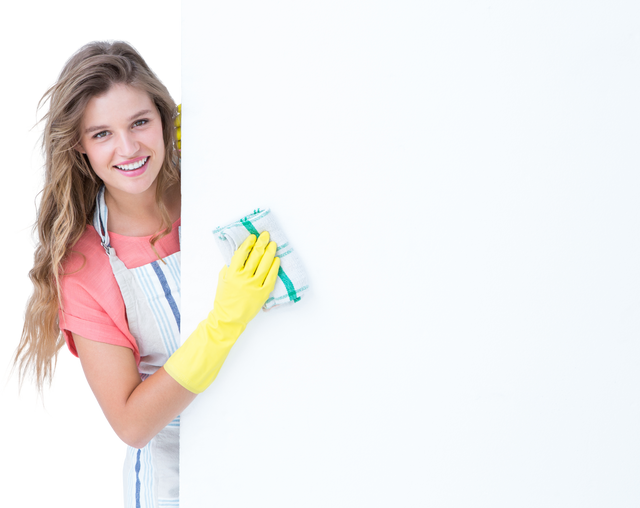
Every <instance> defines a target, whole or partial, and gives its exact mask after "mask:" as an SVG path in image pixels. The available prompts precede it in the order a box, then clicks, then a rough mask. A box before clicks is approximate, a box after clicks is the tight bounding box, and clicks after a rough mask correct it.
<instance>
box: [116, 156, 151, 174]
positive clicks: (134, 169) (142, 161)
mask: <svg viewBox="0 0 640 508" xmlns="http://www.w3.org/2000/svg"><path fill="white" fill-rule="evenodd" d="M150 159H151V157H149V156H147V157H139V158H138V159H132V161H127V164H118V165H117V166H113V167H114V168H116V169H117V170H118V171H119V172H120V173H121V174H122V175H124V176H138V175H141V174H142V173H144V172H145V171H146V170H147V167H148V166H149V160H150Z"/></svg>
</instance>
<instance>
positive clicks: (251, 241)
mask: <svg viewBox="0 0 640 508" xmlns="http://www.w3.org/2000/svg"><path fill="white" fill-rule="evenodd" d="M255 243H256V235H249V236H248V237H247V239H246V240H245V241H244V242H242V244H240V247H238V249H237V250H236V251H235V253H234V254H233V257H232V258H231V263H229V270H232V271H234V272H238V271H240V270H242V268H243V267H244V265H245V263H246V261H247V258H248V257H249V253H250V252H251V249H253V246H254V245H255Z"/></svg>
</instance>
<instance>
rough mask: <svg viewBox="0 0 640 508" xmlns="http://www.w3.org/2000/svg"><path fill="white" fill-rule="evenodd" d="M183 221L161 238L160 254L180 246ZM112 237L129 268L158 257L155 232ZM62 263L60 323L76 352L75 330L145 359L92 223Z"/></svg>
mask: <svg viewBox="0 0 640 508" xmlns="http://www.w3.org/2000/svg"><path fill="white" fill-rule="evenodd" d="M180 222H181V221H180V219H178V220H177V221H175V222H174V223H173V228H172V229H171V233H169V234H168V235H167V236H165V237H163V238H161V239H160V240H158V241H157V242H156V244H155V247H156V250H157V251H158V254H159V255H160V257H161V258H164V257H166V256H170V255H171V254H175V253H176V252H178V251H179V250H180V238H179V231H178V227H179V226H180ZM109 238H110V240H111V247H113V248H114V249H115V250H116V254H117V255H118V257H119V258H120V260H121V261H122V262H123V263H124V265H125V266H126V267H127V268H130V269H131V268H137V267H139V266H142V265H146V264H148V263H151V262H153V261H155V260H156V259H158V258H157V256H156V254H155V253H154V252H153V249H152V248H151V244H150V243H149V239H150V238H151V236H143V237H133V236H123V235H118V234H116V233H112V232H109ZM63 267H64V273H65V274H66V275H64V276H63V277H62V278H61V279H60V286H61V291H62V307H63V308H62V309H60V311H59V320H60V321H59V322H60V330H61V331H62V332H63V333H64V337H65V340H66V342H67V346H68V347H69V350H70V351H71V353H73V354H74V355H75V356H78V352H77V351H76V346H75V344H74V342H73V337H72V335H71V333H75V334H78V335H80V336H81V337H84V338H86V339H90V340H95V341H98V342H105V343H107V344H113V345H115V346H122V347H127V348H129V349H131V350H132V351H133V354H134V356H135V359H136V364H138V363H140V353H139V351H138V344H137V343H136V340H135V338H134V337H133V336H132V335H131V333H130V332H129V325H128V323H127V315H126V312H125V305H124V300H123V299H122V294H121V293H120V288H119V287H118V283H117V282H116V278H115V277H114V275H113V271H112V270H111V265H110V264H109V258H108V256H107V254H106V253H105V251H104V248H103V247H102V244H101V243H100V235H98V233H97V232H96V230H95V229H94V227H93V226H91V225H87V228H86V230H85V232H84V234H83V235H82V237H80V240H78V243H76V244H75V245H74V247H73V249H72V251H71V253H70V254H69V256H68V257H67V259H66V261H65V262H64V265H63Z"/></svg>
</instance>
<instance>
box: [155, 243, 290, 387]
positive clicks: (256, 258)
mask: <svg viewBox="0 0 640 508" xmlns="http://www.w3.org/2000/svg"><path fill="white" fill-rule="evenodd" d="M276 247H277V246H276V243H275V242H269V233H268V232H266V231H265V232H264V233H262V234H261V235H260V237H259V238H258V239H257V241H256V237H255V235H249V238H247V239H246V240H245V241H244V242H243V243H242V245H240V247H238V250H236V252H235V254H234V255H233V257H232V258H231V263H230V264H229V267H227V266H224V267H223V268H222V270H221V271H220V275H219V276H218V289H217V291H216V297H215V301H214V303H213V310H212V311H211V312H210V313H209V316H208V317H207V319H205V320H204V321H202V322H201V323H200V324H199V325H198V327H197V328H196V330H195V331H194V332H193V333H192V334H191V335H190V336H189V338H188V339H187V340H186V341H185V343H184V344H183V345H182V346H180V347H179V348H178V349H177V350H176V352H175V353H173V355H171V357H170V358H169V359H168V360H167V362H166V363H165V364H164V370H166V371H167V373H168V374H169V375H170V376H171V377H172V378H173V379H175V380H176V381H177V382H178V383H180V384H181V385H182V386H184V387H185V388H186V389H187V390H189V391H190V392H193V393H202V392H203V391H204V390H205V389H206V388H207V387H208V386H209V385H210V384H211V383H212V382H213V380H214V379H215V378H216V376H217V375H218V372H219V371H220V368H221V367H222V364H223V363H224V361H225V359H226V358H227V355H228V354H229V351H230V350H231V347H232V346H233V345H234V344H235V342H236V340H237V338H238V337H239V336H240V334H241V333H242V332H243V331H244V329H245V327H246V326H247V324H248V323H249V321H251V320H252V319H253V318H254V317H255V315H256V314H257V313H258V311H259V310H260V308H261V307H262V306H263V305H264V302H266V301H267V298H268V296H269V293H271V292H272V291H273V288H274V286H275V284H276V278H277V277H278V269H279V268H280V258H277V257H275V253H276Z"/></svg>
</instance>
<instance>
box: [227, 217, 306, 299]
mask: <svg viewBox="0 0 640 508" xmlns="http://www.w3.org/2000/svg"><path fill="white" fill-rule="evenodd" d="M240 222H242V225H243V226H244V227H245V228H247V231H249V233H251V234H252V235H256V236H260V233H258V230H257V229H256V228H255V226H254V225H253V224H251V221H249V220H247V219H246V218H244V219H240ZM292 250H293V249H292ZM290 252H291V251H289V252H285V253H284V254H283V255H287V254H289V253H290ZM278 277H280V280H281V281H282V282H283V283H284V287H285V288H287V293H288V294H289V300H291V301H292V302H298V301H300V297H299V296H298V295H297V293H296V288H295V287H294V286H293V282H291V279H290V278H289V277H288V275H287V274H286V273H284V270H283V269H282V267H280V268H279V269H278Z"/></svg>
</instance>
